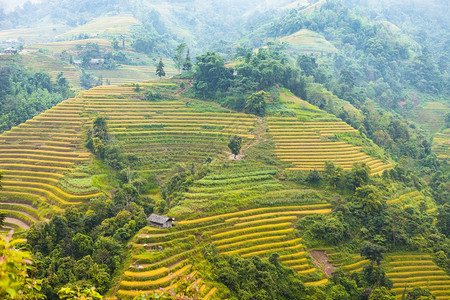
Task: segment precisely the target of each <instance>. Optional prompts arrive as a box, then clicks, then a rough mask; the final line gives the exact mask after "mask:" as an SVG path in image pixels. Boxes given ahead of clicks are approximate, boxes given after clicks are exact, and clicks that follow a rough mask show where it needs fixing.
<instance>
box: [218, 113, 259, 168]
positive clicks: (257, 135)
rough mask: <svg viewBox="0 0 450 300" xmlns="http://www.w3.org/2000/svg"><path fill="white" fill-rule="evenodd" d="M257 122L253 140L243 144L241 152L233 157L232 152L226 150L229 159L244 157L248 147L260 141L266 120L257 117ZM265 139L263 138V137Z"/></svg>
mask: <svg viewBox="0 0 450 300" xmlns="http://www.w3.org/2000/svg"><path fill="white" fill-rule="evenodd" d="M257 122H258V124H257V125H256V126H257V128H256V132H255V138H254V139H253V140H251V141H250V142H249V143H248V144H246V145H244V146H243V147H242V148H241V152H240V153H239V154H238V155H236V157H234V154H232V153H231V152H230V151H227V153H228V154H229V156H228V159H229V160H241V159H243V158H244V156H245V154H244V153H245V152H246V151H247V150H248V149H250V148H251V147H253V146H256V145H258V144H259V143H260V142H261V139H262V136H263V134H264V132H266V122H264V119H263V118H261V117H259V118H258V121H257ZM264 141H265V139H264Z"/></svg>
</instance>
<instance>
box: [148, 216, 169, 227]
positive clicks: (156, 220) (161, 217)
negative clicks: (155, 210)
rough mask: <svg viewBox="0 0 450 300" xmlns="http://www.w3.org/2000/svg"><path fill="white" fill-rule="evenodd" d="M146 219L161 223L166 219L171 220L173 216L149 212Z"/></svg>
mask: <svg viewBox="0 0 450 300" xmlns="http://www.w3.org/2000/svg"><path fill="white" fill-rule="evenodd" d="M147 221H149V222H152V223H156V224H161V225H162V224H164V223H166V222H167V221H173V218H171V217H166V216H159V215H157V214H151V215H150V217H148V218H147Z"/></svg>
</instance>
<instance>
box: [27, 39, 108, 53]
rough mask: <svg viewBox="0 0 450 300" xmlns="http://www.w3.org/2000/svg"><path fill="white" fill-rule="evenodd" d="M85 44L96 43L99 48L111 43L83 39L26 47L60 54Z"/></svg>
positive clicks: (101, 40) (104, 40)
mask: <svg viewBox="0 0 450 300" xmlns="http://www.w3.org/2000/svg"><path fill="white" fill-rule="evenodd" d="M87 43H96V44H98V45H99V46H100V47H109V46H111V41H109V40H107V39H84V40H75V41H64V42H49V43H39V44H32V45H29V46H27V48H30V49H35V50H38V49H45V50H48V51H51V52H62V51H64V50H66V51H67V50H70V49H74V48H75V47H76V46H77V45H82V46H84V45H86V44H87Z"/></svg>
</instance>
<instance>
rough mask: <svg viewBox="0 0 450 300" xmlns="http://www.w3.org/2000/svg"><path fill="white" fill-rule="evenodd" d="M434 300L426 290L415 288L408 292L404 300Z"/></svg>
mask: <svg viewBox="0 0 450 300" xmlns="http://www.w3.org/2000/svg"><path fill="white" fill-rule="evenodd" d="M433 299H436V297H435V296H433V295H432V294H431V293H430V291H429V290H428V289H422V288H420V287H415V288H414V289H412V290H411V291H409V292H408V295H407V296H406V300H433Z"/></svg>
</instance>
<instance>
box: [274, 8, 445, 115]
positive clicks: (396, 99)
mask: <svg viewBox="0 0 450 300" xmlns="http://www.w3.org/2000/svg"><path fill="white" fill-rule="evenodd" d="M302 28H305V29H309V30H313V31H316V32H320V33H322V34H323V35H324V36H325V38H326V39H327V40H329V41H330V42H332V43H333V45H335V46H337V47H338V48H339V50H340V53H338V54H335V55H334V56H333V57H332V63H331V64H330V65H329V67H330V68H331V69H332V70H333V78H334V79H332V80H327V87H328V89H329V90H331V91H333V92H334V93H335V94H336V95H338V96H339V97H341V98H342V99H346V100H349V101H350V102H358V94H363V95H364V96H368V97H370V98H372V99H373V100H375V101H377V102H378V103H380V104H381V105H382V106H384V107H386V108H391V109H396V110H399V111H401V110H404V109H406V108H409V109H410V108H412V106H413V100H414V99H411V97H410V96H409V95H408V93H407V90H409V89H415V90H416V91H417V92H427V93H430V94H440V93H446V94H448V92H449V90H448V75H447V74H446V70H443V69H442V70H441V69H440V68H439V67H438V64H437V62H436V59H435V58H434V57H433V56H432V55H431V54H430V52H429V51H428V50H427V49H426V48H421V47H420V46H419V47H417V46H416V45H413V44H411V43H408V42H405V41H404V40H402V38H401V37H400V36H399V35H398V34H397V33H394V32H393V31H392V29H391V28H390V27H389V26H385V25H383V23H375V22H371V21H369V20H368V19H367V18H364V17H361V16H360V15H358V13H357V12H355V11H352V10H350V9H348V8H347V7H345V6H344V5H343V4H342V3H341V1H335V0H329V1H326V3H325V4H324V5H322V6H321V7H320V8H319V9H318V10H315V11H311V12H308V13H301V12H300V13H299V12H298V10H292V11H291V13H289V14H286V15H285V16H283V17H282V18H280V19H279V20H278V21H276V22H274V24H273V25H272V26H271V27H270V28H269V29H268V31H267V34H268V35H269V36H273V37H277V36H284V35H288V34H291V33H294V32H296V31H298V30H300V29H302ZM349 75H350V76H349ZM322 78H323V77H322ZM323 79H325V78H323ZM322 83H325V82H322ZM446 83H447V84H446ZM353 86H355V87H358V88H357V89H349V88H350V87H353ZM405 100H406V106H405V103H404V102H405Z"/></svg>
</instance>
